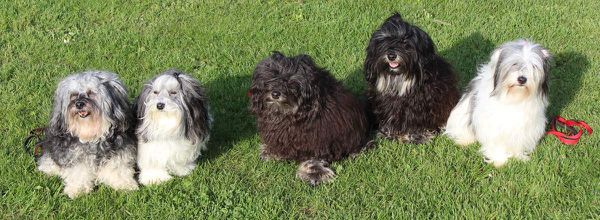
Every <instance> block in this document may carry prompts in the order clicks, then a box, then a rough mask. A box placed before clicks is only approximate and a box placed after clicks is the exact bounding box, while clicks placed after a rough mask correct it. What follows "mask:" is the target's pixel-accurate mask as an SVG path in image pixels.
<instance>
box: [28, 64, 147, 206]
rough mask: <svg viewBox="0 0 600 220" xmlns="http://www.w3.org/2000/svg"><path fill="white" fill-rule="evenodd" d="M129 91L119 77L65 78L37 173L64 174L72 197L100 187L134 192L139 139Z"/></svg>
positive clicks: (87, 75) (103, 74)
mask: <svg viewBox="0 0 600 220" xmlns="http://www.w3.org/2000/svg"><path fill="white" fill-rule="evenodd" d="M133 122H134V121H133V114H132V112H131V110H130V106H129V101H128V99H127V91H126V89H125V87H124V86H123V83H122V82H121V81H120V80H119V79H118V78H117V76H116V75H115V74H113V73H110V72H104V71H87V72H83V73H78V74H74V75H71V76H68V77H66V78H65V79H63V80H62V81H61V82H60V83H59V84H58V88H57V89H56V92H55V95H54V109H53V111H52V118H51V120H50V125H49V127H48V128H47V129H46V138H45V139H44V140H43V141H42V142H41V144H42V147H43V148H42V149H43V153H42V155H41V157H40V158H39V160H38V169H39V170H40V171H42V172H44V173H46V174H49V175H57V176H60V177H61V178H62V179H63V181H64V184H65V188H64V193H65V194H67V195H68V196H69V197H70V198H75V197H77V196H79V195H82V194H85V193H89V192H91V191H92V190H93V188H94V186H95V184H96V183H104V184H106V185H108V186H110V187H112V188H114V189H120V190H135V189H137V188H138V185H137V183H136V181H135V179H134V177H133V175H134V169H133V168H134V165H135V151H136V147H135V136H134V134H133V129H132V127H133V126H132V123H133Z"/></svg>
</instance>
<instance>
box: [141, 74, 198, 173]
mask: <svg viewBox="0 0 600 220" xmlns="http://www.w3.org/2000/svg"><path fill="white" fill-rule="evenodd" d="M179 88H180V86H179V83H178V81H177V80H176V79H175V78H174V77H172V76H170V75H163V76H160V77H158V78H157V79H156V80H154V83H153V84H152V89H153V91H158V92H159V93H158V94H153V93H152V91H151V93H152V94H150V95H151V97H150V98H149V100H148V102H146V103H145V105H146V113H145V115H144V122H143V124H142V125H141V126H140V128H139V129H143V130H145V131H146V133H145V135H146V136H145V138H146V139H147V142H146V141H144V140H143V139H142V138H141V137H140V138H139V139H140V140H139V142H138V158H137V161H138V166H139V168H140V176H139V181H140V183H141V184H144V185H150V184H158V183H161V182H164V181H167V180H169V179H171V175H170V174H174V175H177V176H185V175H188V174H190V173H191V172H192V171H193V170H194V168H195V167H196V158H198V156H200V154H201V151H202V150H206V143H207V142H208V139H209V138H208V136H207V137H206V138H204V139H203V140H201V141H198V142H197V143H196V144H193V143H192V141H190V140H188V139H187V138H186V137H185V127H184V126H185V125H184V121H183V120H184V114H183V112H182V111H183V108H182V106H180V103H178V102H176V101H173V100H172V99H171V98H170V97H169V96H170V94H169V91H176V92H181V91H180V89H179ZM159 102H162V103H164V104H165V108H164V109H163V110H162V111H161V110H158V109H157V108H156V104H157V103H159Z"/></svg>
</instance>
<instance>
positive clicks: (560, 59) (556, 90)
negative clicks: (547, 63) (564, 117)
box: [548, 49, 590, 116]
mask: <svg viewBox="0 0 600 220" xmlns="http://www.w3.org/2000/svg"><path fill="white" fill-rule="evenodd" d="M550 52H552V49H550ZM589 65H590V64H589V60H588V58H587V57H586V56H585V55H584V54H581V53H578V52H573V51H569V52H563V53H559V54H556V55H554V60H553V65H551V67H550V76H549V77H550V78H549V81H548V85H549V90H550V94H549V95H550V106H549V107H548V114H549V115H550V116H553V115H558V114H561V112H562V111H563V109H564V108H566V107H567V105H569V103H571V101H572V100H573V98H574V97H575V95H576V94H577V93H578V92H579V89H580V88H581V83H582V82H581V81H582V78H583V74H584V73H585V71H587V69H588V68H589Z"/></svg>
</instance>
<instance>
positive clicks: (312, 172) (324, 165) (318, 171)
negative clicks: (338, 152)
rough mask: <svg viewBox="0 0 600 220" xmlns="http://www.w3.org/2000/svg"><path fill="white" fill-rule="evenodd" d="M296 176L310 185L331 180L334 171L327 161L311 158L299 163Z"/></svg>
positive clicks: (333, 176)
mask: <svg viewBox="0 0 600 220" xmlns="http://www.w3.org/2000/svg"><path fill="white" fill-rule="evenodd" d="M296 176H297V177H298V178H300V179H301V180H302V181H305V182H307V183H308V184H310V185H311V186H317V185H319V184H321V183H326V182H331V181H333V178H335V173H334V172H333V170H332V169H331V168H329V163H328V162H327V161H324V160H316V159H311V160H307V161H304V162H302V163H300V166H299V167H298V172H296Z"/></svg>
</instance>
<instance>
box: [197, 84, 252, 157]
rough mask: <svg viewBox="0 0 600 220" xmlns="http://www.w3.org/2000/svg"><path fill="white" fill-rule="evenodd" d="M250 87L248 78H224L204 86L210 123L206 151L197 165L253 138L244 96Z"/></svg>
mask: <svg viewBox="0 0 600 220" xmlns="http://www.w3.org/2000/svg"><path fill="white" fill-rule="evenodd" d="M250 84H251V76H250V75H242V76H239V75H229V76H228V75H227V74H225V75H221V76H219V77H218V78H216V79H213V80H210V81H208V82H205V84H204V87H205V88H206V91H207V93H208V96H209V98H210V100H209V103H210V106H211V109H210V110H211V114H212V116H213V119H214V121H213V127H212V130H211V137H210V138H211V139H210V142H209V145H208V151H207V152H205V154H204V155H203V157H201V159H200V161H199V162H203V161H207V160H212V159H214V158H217V157H219V156H220V155H222V154H224V153H226V152H227V151H229V150H230V149H231V148H232V147H233V146H234V145H235V144H236V143H237V142H239V141H241V140H245V139H247V138H249V137H251V136H253V135H255V134H256V126H255V122H254V118H253V117H252V115H251V114H250V112H249V110H248V97H247V96H246V93H247V91H248V89H249V88H250Z"/></svg>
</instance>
